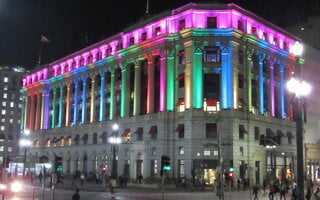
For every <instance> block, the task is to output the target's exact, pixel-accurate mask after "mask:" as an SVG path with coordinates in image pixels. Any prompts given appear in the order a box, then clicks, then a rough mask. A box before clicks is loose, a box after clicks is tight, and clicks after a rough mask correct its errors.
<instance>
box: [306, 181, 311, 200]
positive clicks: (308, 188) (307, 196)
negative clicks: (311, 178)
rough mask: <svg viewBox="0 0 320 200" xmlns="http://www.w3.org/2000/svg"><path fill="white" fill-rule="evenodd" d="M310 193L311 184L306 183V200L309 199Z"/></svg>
mask: <svg viewBox="0 0 320 200" xmlns="http://www.w3.org/2000/svg"><path fill="white" fill-rule="evenodd" d="M311 193H312V191H311V186H310V185H308V187H307V194H306V199H307V200H310V199H311Z"/></svg>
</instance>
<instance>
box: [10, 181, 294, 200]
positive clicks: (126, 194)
mask: <svg viewBox="0 0 320 200" xmlns="http://www.w3.org/2000/svg"><path fill="white" fill-rule="evenodd" d="M51 191H52V190H51V189H49V188H45V190H44V191H43V190H42V189H41V187H37V186H35V187H33V186H31V185H25V186H24V188H23V191H22V192H21V193H19V194H16V195H14V196H10V195H6V197H5V200H53V199H58V200H71V198H72V194H73V193H74V191H73V190H67V189H61V188H58V189H55V192H54V195H53V194H52V192H51ZM33 195H34V196H33ZM80 196H81V200H87V199H97V200H99V199H101V200H107V199H118V200H138V199H139V200H158V199H161V190H159V189H150V188H129V187H128V188H117V189H116V193H115V194H113V195H111V194H110V193H109V192H99V191H84V190H80ZM287 198H289V197H287ZM164 199H165V200H177V199H184V200H192V199H197V200H204V199H213V200H218V197H217V196H216V195H215V193H214V192H212V191H209V190H205V191H200V190H198V191H194V192H190V191H189V190H180V189H179V190H177V189H169V190H167V191H165V193H164ZM224 199H225V200H230V199H237V200H248V199H253V197H251V198H250V194H249V191H231V192H225V198H224ZM259 199H261V200H267V199H268V197H267V195H263V194H261V193H259ZM275 199H279V197H276V198H275Z"/></svg>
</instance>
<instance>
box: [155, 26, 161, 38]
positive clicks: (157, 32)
mask: <svg viewBox="0 0 320 200" xmlns="http://www.w3.org/2000/svg"><path fill="white" fill-rule="evenodd" d="M160 34H161V28H160V27H156V28H155V29H154V36H158V35H160Z"/></svg>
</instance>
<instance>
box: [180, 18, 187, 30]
mask: <svg viewBox="0 0 320 200" xmlns="http://www.w3.org/2000/svg"><path fill="white" fill-rule="evenodd" d="M185 28H186V20H185V19H182V20H180V21H179V31H181V30H183V29H185Z"/></svg>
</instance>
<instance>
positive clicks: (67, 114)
mask: <svg viewBox="0 0 320 200" xmlns="http://www.w3.org/2000/svg"><path fill="white" fill-rule="evenodd" d="M66 87H67V96H66V98H65V101H66V116H65V126H69V125H70V124H69V122H70V100H71V97H70V92H71V90H70V87H71V83H70V82H67V83H66Z"/></svg>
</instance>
